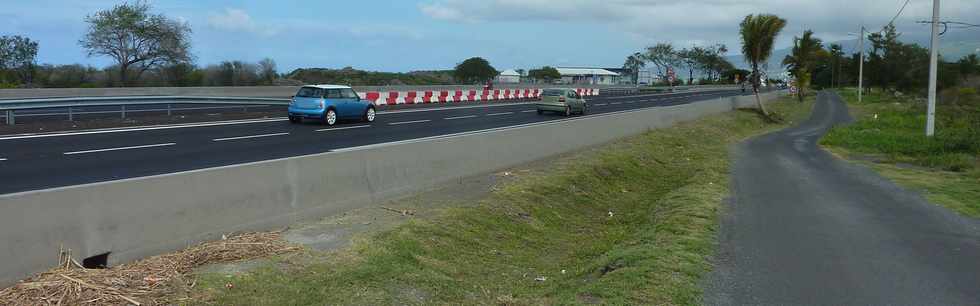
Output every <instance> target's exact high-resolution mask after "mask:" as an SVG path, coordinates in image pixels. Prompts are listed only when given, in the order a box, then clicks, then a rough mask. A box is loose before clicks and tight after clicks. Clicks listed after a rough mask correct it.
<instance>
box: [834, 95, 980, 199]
mask: <svg viewBox="0 0 980 306" xmlns="http://www.w3.org/2000/svg"><path fill="white" fill-rule="evenodd" d="M841 95H842V96H843V97H844V99H845V100H847V102H848V104H849V106H850V109H851V113H852V115H854V117H855V119H856V120H857V122H855V123H854V124H852V125H848V126H842V127H837V128H835V129H833V130H832V131H831V132H830V133H829V134H828V135H827V136H826V137H824V139H823V140H822V141H821V143H822V144H823V145H825V146H828V147H829V148H830V149H831V150H834V151H836V152H838V153H841V154H842V155H844V156H847V157H851V158H855V159H858V160H874V161H875V162H874V163H869V164H870V165H871V166H872V167H873V168H874V169H875V170H877V171H878V172H880V173H881V174H882V175H884V176H885V177H888V178H890V179H892V180H893V181H895V182H896V183H898V184H900V185H903V186H905V187H906V188H910V189H913V190H919V191H921V192H923V194H924V196H925V197H926V198H927V199H928V200H929V201H931V202H933V203H935V204H939V205H943V206H945V207H948V208H950V209H952V210H954V211H956V212H959V213H961V214H964V215H967V216H971V217H974V218H980V164H978V157H980V97H978V96H977V94H976V91H975V90H970V89H965V90H955V91H950V92H947V94H944V95H943V96H942V99H941V100H940V104H939V105H938V106H937V115H936V116H937V121H936V136H935V137H932V138H928V137H925V126H926V115H925V114H926V107H925V103H924V101H922V100H921V99H918V100H916V99H912V98H908V97H896V96H895V95H893V94H888V93H882V92H877V91H876V92H873V93H871V94H867V95H865V96H864V99H863V100H864V101H863V103H858V102H857V92H856V91H855V90H844V91H842V92H841Z"/></svg>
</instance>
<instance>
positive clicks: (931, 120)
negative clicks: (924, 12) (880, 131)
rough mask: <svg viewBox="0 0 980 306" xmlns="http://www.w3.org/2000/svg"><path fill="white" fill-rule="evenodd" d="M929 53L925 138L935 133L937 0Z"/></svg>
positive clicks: (933, 3) (936, 0)
mask: <svg viewBox="0 0 980 306" xmlns="http://www.w3.org/2000/svg"><path fill="white" fill-rule="evenodd" d="M930 49H931V50H930V51H929V110H928V111H927V114H926V116H927V117H926V137H932V135H934V134H935V133H936V76H937V75H938V74H939V72H938V66H939V63H938V62H939V0H933V1H932V47H931V48H930Z"/></svg>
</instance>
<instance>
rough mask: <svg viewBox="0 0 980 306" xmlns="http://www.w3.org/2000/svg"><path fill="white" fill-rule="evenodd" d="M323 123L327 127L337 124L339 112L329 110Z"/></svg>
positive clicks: (324, 116) (324, 115)
mask: <svg viewBox="0 0 980 306" xmlns="http://www.w3.org/2000/svg"><path fill="white" fill-rule="evenodd" d="M323 123H326V124H327V125H334V124H337V112H335V111H334V110H333V109H328V110H327V113H326V114H323Z"/></svg>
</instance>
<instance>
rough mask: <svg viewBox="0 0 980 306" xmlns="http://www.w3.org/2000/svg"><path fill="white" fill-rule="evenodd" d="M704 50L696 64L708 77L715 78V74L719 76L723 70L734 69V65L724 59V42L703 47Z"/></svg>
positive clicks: (725, 51)
mask: <svg viewBox="0 0 980 306" xmlns="http://www.w3.org/2000/svg"><path fill="white" fill-rule="evenodd" d="M704 50H705V54H704V56H702V57H701V58H700V59H699V60H698V63H697V66H698V69H699V70H700V71H701V73H702V74H704V75H705V76H707V77H708V79H715V77H716V76H721V74H722V73H724V72H725V71H729V70H732V69H735V65H732V63H731V62H729V61H728V60H727V59H725V53H728V47H727V46H725V45H724V44H717V45H714V46H710V47H705V48H704Z"/></svg>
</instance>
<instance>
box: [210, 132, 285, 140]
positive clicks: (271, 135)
mask: <svg viewBox="0 0 980 306" xmlns="http://www.w3.org/2000/svg"><path fill="white" fill-rule="evenodd" d="M285 135H289V133H275V134H262V135H250V136H239V137H228V138H217V139H212V140H211V141H228V140H240V139H252V138H262V137H273V136H285Z"/></svg>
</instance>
